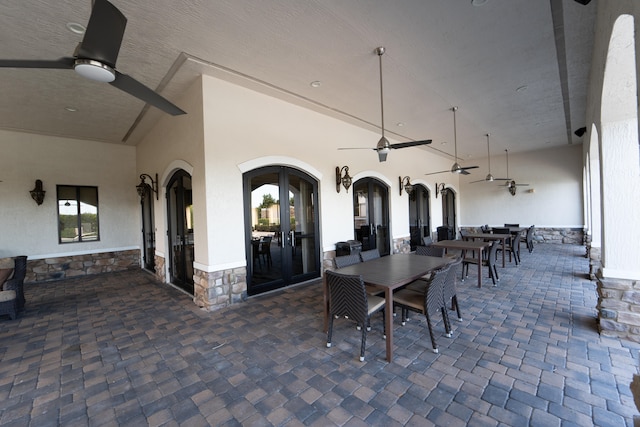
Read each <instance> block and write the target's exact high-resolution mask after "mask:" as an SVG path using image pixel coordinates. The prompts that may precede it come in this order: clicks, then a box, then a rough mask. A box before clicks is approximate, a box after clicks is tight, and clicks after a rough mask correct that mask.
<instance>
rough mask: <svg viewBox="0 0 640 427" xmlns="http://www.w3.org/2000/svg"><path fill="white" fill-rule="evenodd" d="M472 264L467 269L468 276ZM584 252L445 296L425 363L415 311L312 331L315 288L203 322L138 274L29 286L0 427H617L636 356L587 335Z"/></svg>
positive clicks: (525, 259)
mask: <svg viewBox="0 0 640 427" xmlns="http://www.w3.org/2000/svg"><path fill="white" fill-rule="evenodd" d="M470 270H473V269H470ZM587 271H588V263H587V260H586V258H585V257H584V248H582V247H580V246H571V245H538V246H537V247H536V249H535V251H534V253H533V254H529V253H528V252H523V254H522V264H521V265H520V266H519V267H515V266H514V265H513V264H509V265H508V266H507V267H506V268H500V269H499V274H500V278H501V280H500V283H499V285H498V286H497V287H492V286H491V284H490V280H487V281H485V284H486V285H485V287H483V288H482V289H478V288H477V287H476V286H475V284H476V280H475V277H474V276H473V272H471V275H470V277H469V278H468V279H467V280H465V281H464V282H461V283H459V285H458V299H459V303H460V306H461V307H462V312H463V320H462V321H461V322H458V321H456V320H455V316H452V319H454V320H452V323H453V328H454V336H453V338H446V337H445V336H444V332H443V324H442V322H441V320H440V319H439V316H437V315H436V316H434V318H435V319H436V320H437V322H436V324H435V331H436V333H437V340H438V344H439V346H440V352H439V353H438V354H434V353H433V352H432V351H431V345H430V341H429V338H428V332H427V329H426V322H425V320H424V317H423V316H419V315H418V314H413V315H412V317H411V320H410V321H409V322H408V323H407V325H406V326H401V325H400V322H399V319H396V320H395V323H394V327H395V329H394V330H395V333H394V334H395V335H394V337H395V344H396V348H395V352H394V361H393V362H392V363H386V362H385V361H384V357H385V345H384V340H383V338H382V322H381V318H380V317H378V316H376V317H375V318H374V319H373V320H372V326H373V330H372V331H371V332H370V333H369V335H368V339H367V352H366V355H365V357H366V360H365V362H360V361H359V360H358V353H359V339H360V334H359V332H358V331H356V329H355V328H354V326H353V324H351V323H349V322H348V321H347V320H343V319H340V320H337V321H336V322H335V329H334V338H333V343H334V345H333V347H331V348H327V347H326V345H325V343H326V336H325V334H324V333H323V332H322V291H321V286H320V284H319V283H318V282H315V283H312V284H307V285H301V286H297V287H293V288H290V289H287V290H283V291H279V292H275V293H271V294H268V295H264V296H259V297H254V298H250V299H249V300H248V301H246V302H245V303H242V304H238V305H236V306H234V307H229V308H226V309H224V310H221V311H217V312H214V313H206V312H204V311H202V310H200V309H198V308H197V307H195V306H194V304H193V302H192V301H191V298H190V297H189V296H187V295H185V294H184V293H181V292H179V291H177V290H176V289H174V288H172V287H170V286H168V285H164V284H160V283H158V282H156V281H155V280H154V278H153V276H151V275H150V274H148V273H146V272H143V271H133V272H124V273H113V274H107V275H100V276H93V277H88V278H77V279H69V280H64V281H58V282H51V283H42V284H29V285H27V287H26V297H27V308H26V311H25V312H24V313H22V315H21V316H20V317H19V318H18V319H17V320H15V321H11V320H10V319H9V318H8V317H3V318H0V424H1V425H7V426H10V425H15V426H57V425H63V426H87V425H90V426H113V425H122V426H141V425H154V426H159V425H167V426H174V425H180V426H204V425H222V426H234V425H246V426H270V425H277V426H303V425H312V426H327V425H346V426H365V425H380V426H395V425H398V426H399V425H409V426H425V425H437V426H445V425H447V426H466V425H469V426H545V427H547V426H588V425H598V426H616V427H617V426H625V425H626V426H627V427H631V426H632V425H633V417H634V415H637V414H638V411H637V409H636V407H635V405H634V400H633V396H632V394H631V392H630V389H629V385H630V383H631V381H632V380H633V376H634V374H636V373H637V372H638V353H639V350H640V346H639V345H638V344H636V343H633V342H628V341H621V340H618V339H613V338H607V337H601V336H599V334H598V332H597V323H596V320H595V314H596V310H595V306H596V303H597V296H596V287H595V283H594V282H591V281H589V280H588V279H587V276H586V272H587Z"/></svg>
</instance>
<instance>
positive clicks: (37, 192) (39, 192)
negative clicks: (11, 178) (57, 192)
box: [29, 179, 46, 206]
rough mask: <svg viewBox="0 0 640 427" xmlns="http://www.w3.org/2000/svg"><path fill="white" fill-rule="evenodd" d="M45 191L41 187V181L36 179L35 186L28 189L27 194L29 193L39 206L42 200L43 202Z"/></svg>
mask: <svg viewBox="0 0 640 427" xmlns="http://www.w3.org/2000/svg"><path fill="white" fill-rule="evenodd" d="M45 193H46V191H44V190H43V189H42V181H41V180H39V179H36V186H35V188H34V189H33V190H31V191H29V194H31V198H32V199H33V200H35V202H36V203H37V204H38V206H40V205H41V204H42V202H44V194H45Z"/></svg>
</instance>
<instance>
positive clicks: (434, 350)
mask: <svg viewBox="0 0 640 427" xmlns="http://www.w3.org/2000/svg"><path fill="white" fill-rule="evenodd" d="M425 316H426V318H427V327H428V328H429V336H430V337H431V346H432V347H433V352H434V353H437V352H438V344H436V339H435V337H434V336H433V327H432V326H431V319H430V318H429V312H428V311H427V313H425Z"/></svg>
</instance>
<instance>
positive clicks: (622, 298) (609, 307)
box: [596, 275, 640, 342]
mask: <svg viewBox="0 0 640 427" xmlns="http://www.w3.org/2000/svg"><path fill="white" fill-rule="evenodd" d="M596 280H597V288H598V305H597V309H598V321H599V327H600V333H601V334H602V335H607V336H614V337H618V338H624V339H628V340H631V341H635V342H640V281H637V280H624V279H605V278H602V277H601V276H600V275H596Z"/></svg>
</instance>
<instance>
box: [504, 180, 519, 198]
mask: <svg viewBox="0 0 640 427" xmlns="http://www.w3.org/2000/svg"><path fill="white" fill-rule="evenodd" d="M507 185H508V186H509V193H511V195H512V196H515V195H516V189H517V188H518V187H516V182H515V181H510V182H509V183H508V184H507Z"/></svg>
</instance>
